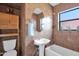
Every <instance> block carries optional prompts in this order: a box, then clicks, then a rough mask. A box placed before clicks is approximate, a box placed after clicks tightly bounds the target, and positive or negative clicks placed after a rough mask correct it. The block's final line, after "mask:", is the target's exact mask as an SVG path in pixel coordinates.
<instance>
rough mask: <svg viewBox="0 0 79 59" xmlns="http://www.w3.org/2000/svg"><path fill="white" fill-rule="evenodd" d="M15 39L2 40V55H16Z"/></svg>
mask: <svg viewBox="0 0 79 59" xmlns="http://www.w3.org/2000/svg"><path fill="white" fill-rule="evenodd" d="M15 47H16V39H11V40H6V41H3V48H4V51H5V52H4V54H3V56H17V51H16V50H15Z"/></svg>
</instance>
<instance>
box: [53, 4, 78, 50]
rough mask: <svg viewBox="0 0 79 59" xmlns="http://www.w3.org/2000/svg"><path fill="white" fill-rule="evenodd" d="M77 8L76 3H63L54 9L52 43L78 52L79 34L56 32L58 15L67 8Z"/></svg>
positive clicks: (74, 32)
mask: <svg viewBox="0 0 79 59" xmlns="http://www.w3.org/2000/svg"><path fill="white" fill-rule="evenodd" d="M77 6H79V4H78V3H63V4H59V5H57V6H55V7H54V14H53V17H54V18H53V21H54V28H53V30H54V32H53V34H54V40H53V41H54V42H55V43H56V44H58V45H61V46H63V47H66V48H69V49H72V50H76V51H79V32H76V31H71V32H68V31H59V30H58V13H59V12H61V11H64V10H67V9H69V8H73V7H77Z"/></svg>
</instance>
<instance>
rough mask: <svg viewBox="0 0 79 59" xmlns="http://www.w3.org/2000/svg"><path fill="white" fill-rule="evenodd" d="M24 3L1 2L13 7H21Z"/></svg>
mask: <svg viewBox="0 0 79 59" xmlns="http://www.w3.org/2000/svg"><path fill="white" fill-rule="evenodd" d="M22 4H23V3H0V5H6V6H9V7H12V8H17V9H21V5H22Z"/></svg>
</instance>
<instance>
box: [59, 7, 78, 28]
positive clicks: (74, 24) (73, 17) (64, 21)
mask: <svg viewBox="0 0 79 59" xmlns="http://www.w3.org/2000/svg"><path fill="white" fill-rule="evenodd" d="M59 29H60V30H79V7H77V8H72V9H69V10H66V11H63V12H60V13H59Z"/></svg>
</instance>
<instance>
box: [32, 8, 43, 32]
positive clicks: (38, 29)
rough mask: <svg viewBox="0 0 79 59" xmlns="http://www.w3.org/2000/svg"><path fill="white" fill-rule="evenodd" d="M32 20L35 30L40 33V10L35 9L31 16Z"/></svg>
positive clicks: (41, 16)
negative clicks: (33, 20) (34, 23)
mask: <svg viewBox="0 0 79 59" xmlns="http://www.w3.org/2000/svg"><path fill="white" fill-rule="evenodd" d="M32 18H33V19H35V21H36V30H37V31H38V32H41V30H42V28H41V19H42V18H44V14H43V12H42V10H41V9H39V8H35V9H34V11H33V14H32Z"/></svg>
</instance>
